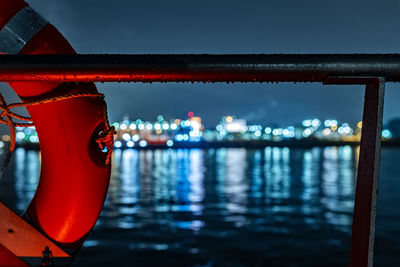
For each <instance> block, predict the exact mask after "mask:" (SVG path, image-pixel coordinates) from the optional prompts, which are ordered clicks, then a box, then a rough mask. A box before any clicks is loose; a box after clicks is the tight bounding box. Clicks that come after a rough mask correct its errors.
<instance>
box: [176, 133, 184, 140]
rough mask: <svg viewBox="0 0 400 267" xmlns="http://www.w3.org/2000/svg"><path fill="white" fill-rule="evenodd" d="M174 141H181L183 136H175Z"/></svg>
mask: <svg viewBox="0 0 400 267" xmlns="http://www.w3.org/2000/svg"><path fill="white" fill-rule="evenodd" d="M175 139H176V140H177V141H182V139H183V136H182V135H181V134H177V135H176V136H175Z"/></svg>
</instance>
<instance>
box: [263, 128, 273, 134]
mask: <svg viewBox="0 0 400 267" xmlns="http://www.w3.org/2000/svg"><path fill="white" fill-rule="evenodd" d="M264 131H265V133H266V134H270V133H272V129H271V128H270V127H267V128H265V130H264Z"/></svg>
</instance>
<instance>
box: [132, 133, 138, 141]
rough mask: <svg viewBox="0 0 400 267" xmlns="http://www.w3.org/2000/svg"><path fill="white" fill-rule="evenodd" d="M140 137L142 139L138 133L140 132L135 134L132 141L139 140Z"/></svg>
mask: <svg viewBox="0 0 400 267" xmlns="http://www.w3.org/2000/svg"><path fill="white" fill-rule="evenodd" d="M139 139H140V135H138V134H135V135H133V136H132V141H134V142H137V141H139Z"/></svg>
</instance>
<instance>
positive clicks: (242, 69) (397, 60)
mask: <svg viewBox="0 0 400 267" xmlns="http://www.w3.org/2000/svg"><path fill="white" fill-rule="evenodd" d="M0 81H6V82H13V81H14V82H15V81H25V82H27V81H42V82H43V81H59V82H116V81H118V82H320V83H323V84H364V85H366V89H365V102H364V113H363V124H362V125H363V127H362V134H361V144H360V156H359V157H360V158H359V165H358V172H357V183H356V194H355V201H354V215H353V226H352V239H351V252H350V264H349V265H350V266H372V264H373V247H374V238H375V216H376V204H377V187H378V176H379V160H380V147H381V130H382V115H383V100H384V90H385V82H399V81H400V54H325V55H324V54H310V55H284V54H276V55H265V54H261V55H208V54H204V55H2V56H0Z"/></svg>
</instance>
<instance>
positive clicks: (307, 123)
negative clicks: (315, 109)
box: [302, 120, 312, 127]
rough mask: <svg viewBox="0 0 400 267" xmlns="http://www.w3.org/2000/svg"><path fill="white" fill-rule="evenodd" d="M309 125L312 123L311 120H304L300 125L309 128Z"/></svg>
mask: <svg viewBox="0 0 400 267" xmlns="http://www.w3.org/2000/svg"><path fill="white" fill-rule="evenodd" d="M311 123H312V121H311V120H304V121H303V123H302V124H303V126H304V127H310V126H311Z"/></svg>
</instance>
